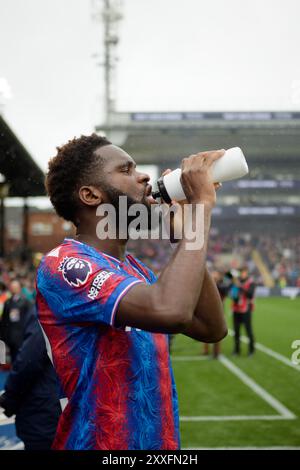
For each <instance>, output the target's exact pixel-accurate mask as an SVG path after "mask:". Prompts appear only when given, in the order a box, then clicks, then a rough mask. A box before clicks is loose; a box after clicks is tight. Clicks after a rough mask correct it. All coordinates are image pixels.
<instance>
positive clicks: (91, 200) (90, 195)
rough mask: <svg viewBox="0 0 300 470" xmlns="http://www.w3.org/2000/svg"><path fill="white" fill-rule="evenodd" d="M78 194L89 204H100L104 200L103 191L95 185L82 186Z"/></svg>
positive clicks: (84, 202) (82, 200)
mask: <svg viewBox="0 0 300 470" xmlns="http://www.w3.org/2000/svg"><path fill="white" fill-rule="evenodd" d="M78 195H79V199H80V200H81V202H82V203H83V204H85V205H87V206H99V204H101V203H102V202H103V193H102V191H101V190H100V189H99V188H96V187H95V186H81V188H80V189H79V192H78Z"/></svg>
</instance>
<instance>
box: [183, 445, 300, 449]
mask: <svg viewBox="0 0 300 470" xmlns="http://www.w3.org/2000/svg"><path fill="white" fill-rule="evenodd" d="M181 450H300V447H296V446H269V447H254V446H250V447H184V448H182V449H181Z"/></svg>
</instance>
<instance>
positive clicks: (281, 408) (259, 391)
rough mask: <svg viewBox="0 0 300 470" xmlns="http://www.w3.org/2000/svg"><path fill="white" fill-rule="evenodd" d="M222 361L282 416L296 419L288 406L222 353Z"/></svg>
mask: <svg viewBox="0 0 300 470" xmlns="http://www.w3.org/2000/svg"><path fill="white" fill-rule="evenodd" d="M220 362H221V363H222V364H223V365H224V366H225V367H226V368H227V369H228V370H230V371H231V372H232V373H233V374H234V375H236V376H237V377H238V378H239V379H240V380H241V381H242V382H243V383H244V384H245V385H248V387H249V388H251V390H253V392H254V393H256V394H257V395H258V396H259V397H261V398H262V399H263V400H264V401H266V402H267V403H268V404H269V405H270V406H271V407H272V408H274V410H276V411H277V412H278V413H279V414H280V415H281V417H282V418H284V419H295V418H296V416H295V415H294V413H292V412H291V411H290V410H289V409H288V408H287V407H286V406H284V405H283V404H282V403H280V401H278V400H277V399H276V398H275V397H273V396H272V395H271V394H270V393H268V392H267V391H266V390H265V389H264V388H262V387H261V386H260V385H258V383H256V382H255V381H254V380H253V379H251V378H250V377H249V376H248V375H247V374H245V372H243V371H242V370H241V369H240V368H239V367H237V366H236V365H235V364H234V363H233V362H231V361H230V360H229V359H228V358H227V357H225V356H223V355H221V356H220Z"/></svg>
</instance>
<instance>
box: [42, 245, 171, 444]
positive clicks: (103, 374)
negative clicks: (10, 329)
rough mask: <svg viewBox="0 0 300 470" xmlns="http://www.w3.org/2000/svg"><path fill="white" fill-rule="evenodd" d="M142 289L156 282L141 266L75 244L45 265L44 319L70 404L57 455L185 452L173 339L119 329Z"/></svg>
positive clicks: (46, 259) (59, 249) (61, 248)
mask: <svg viewBox="0 0 300 470" xmlns="http://www.w3.org/2000/svg"><path fill="white" fill-rule="evenodd" d="M140 282H143V283H147V284H153V283H154V282H156V277H155V275H154V274H153V272H152V271H150V270H149V269H148V268H147V267H146V266H145V265H144V264H143V263H142V262H141V261H138V260H137V259H136V258H134V257H133V256H131V255H129V254H127V255H126V259H125V260H124V261H123V262H121V261H119V260H117V259H116V258H113V257H112V256H109V255H107V254H105V253H102V252H100V251H98V250H96V249H95V248H93V247H91V246H89V245H87V244H85V243H81V242H78V241H76V240H72V239H65V240H64V241H63V243H62V244H61V245H59V246H58V247H57V248H55V249H54V250H52V251H51V252H50V253H48V254H47V255H45V256H44V258H43V259H42V261H41V263H40V265H39V268H38V271H37V280H36V284H37V309H38V316H39V321H40V323H41V325H42V328H43V330H44V332H45V335H46V336H47V338H48V340H49V343H50V347H51V355H52V360H53V364H54V367H55V369H56V372H57V375H58V377H59V380H60V383H61V386H62V389H63V391H64V395H65V396H66V397H67V399H68V404H67V406H66V407H65V409H64V411H63V413H62V415H61V418H60V421H59V425H58V429H57V433H56V437H55V440H54V444H53V448H54V449H72V450H73V449H74V450H77V449H78V450H80V449H84V450H90V449H99V450H100V449H102V450H117V449H132V450H135V449H147V450H157V449H178V448H179V445H180V444H179V418H178V401H177V393H176V388H175V382H174V377H173V371H172V367H171V362H170V357H169V351H168V335H165V334H160V333H150V332H147V331H143V330H139V329H135V328H129V327H126V328H120V327H116V326H115V319H116V312H117V309H118V305H119V302H120V300H121V299H122V297H123V296H124V295H126V292H127V291H128V290H129V289H130V288H131V287H132V286H134V285H135V284H137V283H140ZM141 315H143V311H142V310H141Z"/></svg>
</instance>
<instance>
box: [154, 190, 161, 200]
mask: <svg viewBox="0 0 300 470" xmlns="http://www.w3.org/2000/svg"><path fill="white" fill-rule="evenodd" d="M152 197H153V198H154V199H158V198H159V197H161V195H160V192H159V191H153V192H152Z"/></svg>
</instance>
